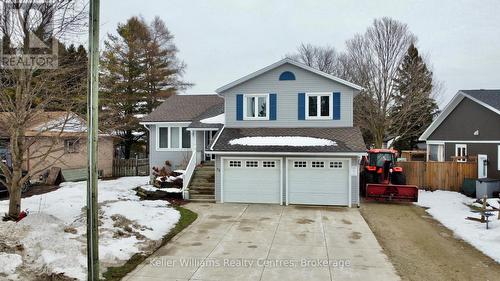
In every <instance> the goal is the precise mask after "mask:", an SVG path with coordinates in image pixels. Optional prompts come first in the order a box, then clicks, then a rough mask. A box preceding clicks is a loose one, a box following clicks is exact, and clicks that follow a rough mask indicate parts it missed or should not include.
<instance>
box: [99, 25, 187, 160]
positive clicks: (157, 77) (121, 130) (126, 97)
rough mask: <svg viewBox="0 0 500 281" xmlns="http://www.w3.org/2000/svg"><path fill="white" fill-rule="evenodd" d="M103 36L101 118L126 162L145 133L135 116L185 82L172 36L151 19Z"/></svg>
mask: <svg viewBox="0 0 500 281" xmlns="http://www.w3.org/2000/svg"><path fill="white" fill-rule="evenodd" d="M117 33H118V35H111V34H109V35H108V40H106V41H105V43H104V46H105V48H104V52H103V54H102V58H101V69H102V72H101V87H102V91H101V97H102V103H101V105H102V109H103V113H102V116H103V118H102V119H103V120H105V124H106V126H107V127H108V129H111V130H113V131H114V132H116V133H117V134H118V136H119V137H120V138H121V140H122V141H121V146H122V147H123V152H124V156H125V158H129V157H130V154H131V150H132V148H133V146H134V144H136V143H137V141H138V140H140V139H141V138H142V137H143V136H144V135H145V133H146V132H145V130H144V128H143V127H142V126H141V125H140V124H139V117H140V116H143V115H145V114H148V113H150V112H151V111H152V110H153V109H154V108H155V107H156V106H158V104H159V103H160V101H161V99H162V98H165V97H167V96H169V95H171V94H175V93H176V92H177V91H178V90H180V89H183V88H184V87H186V86H189V84H187V83H185V82H183V81H181V77H182V74H183V72H184V69H185V65H184V64H183V63H182V62H180V61H179V60H178V58H177V48H176V46H175V44H174V43H173V36H172V35H171V33H170V31H169V30H168V29H167V28H166V26H165V24H164V22H163V21H162V20H161V19H159V18H155V19H154V20H153V22H152V23H151V25H148V24H147V23H146V22H145V21H144V20H143V19H142V18H139V17H132V18H130V19H129V20H128V21H127V22H126V23H125V24H119V25H118V28H117Z"/></svg>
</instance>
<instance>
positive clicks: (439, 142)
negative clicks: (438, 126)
mask: <svg viewBox="0 0 500 281" xmlns="http://www.w3.org/2000/svg"><path fill="white" fill-rule="evenodd" d="M426 143H427V144H445V143H500V140H481V141H478V140H428V141H426Z"/></svg>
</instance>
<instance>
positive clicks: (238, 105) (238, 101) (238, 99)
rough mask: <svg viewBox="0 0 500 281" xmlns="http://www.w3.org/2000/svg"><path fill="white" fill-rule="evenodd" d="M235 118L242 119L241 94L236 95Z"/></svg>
mask: <svg viewBox="0 0 500 281" xmlns="http://www.w3.org/2000/svg"><path fill="white" fill-rule="evenodd" d="M236 120H243V95H241V94H239V95H236Z"/></svg>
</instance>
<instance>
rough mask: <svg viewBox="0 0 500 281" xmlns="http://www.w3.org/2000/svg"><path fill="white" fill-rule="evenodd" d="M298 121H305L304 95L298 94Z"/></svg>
mask: <svg viewBox="0 0 500 281" xmlns="http://www.w3.org/2000/svg"><path fill="white" fill-rule="evenodd" d="M298 113H299V120H306V94H305V93H299V112H298Z"/></svg>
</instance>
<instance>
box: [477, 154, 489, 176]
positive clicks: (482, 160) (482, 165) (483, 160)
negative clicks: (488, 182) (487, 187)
mask: <svg viewBox="0 0 500 281" xmlns="http://www.w3.org/2000/svg"><path fill="white" fill-rule="evenodd" d="M477 177H478V178H480V179H482V178H487V177H488V155H486V154H478V155H477Z"/></svg>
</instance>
